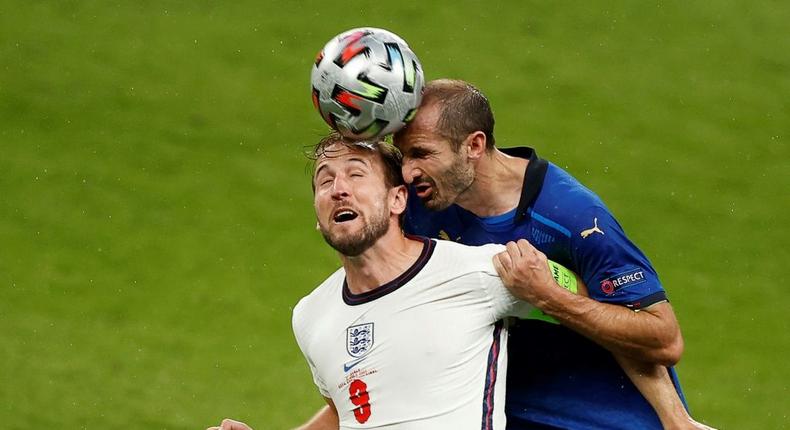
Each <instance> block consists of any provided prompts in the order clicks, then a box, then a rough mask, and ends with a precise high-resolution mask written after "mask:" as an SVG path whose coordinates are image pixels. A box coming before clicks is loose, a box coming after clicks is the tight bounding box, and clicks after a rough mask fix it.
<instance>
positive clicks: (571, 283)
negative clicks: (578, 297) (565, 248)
mask: <svg viewBox="0 0 790 430" xmlns="http://www.w3.org/2000/svg"><path fill="white" fill-rule="evenodd" d="M549 270H551V276H553V277H554V280H555V281H557V284H559V285H560V287H562V288H565V289H566V290H568V291H570V292H572V293H573V294H578V293H579V286H578V284H577V283H576V275H575V274H574V273H573V272H571V270H570V269H568V268H567V267H565V266H563V265H562V264H559V263H555V262H553V261H551V260H549Z"/></svg>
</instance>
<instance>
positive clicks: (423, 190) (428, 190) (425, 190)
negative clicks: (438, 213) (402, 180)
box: [414, 182, 433, 199]
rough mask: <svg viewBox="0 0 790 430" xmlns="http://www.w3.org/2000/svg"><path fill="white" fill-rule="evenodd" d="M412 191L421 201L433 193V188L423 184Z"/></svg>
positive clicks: (425, 183)
mask: <svg viewBox="0 0 790 430" xmlns="http://www.w3.org/2000/svg"><path fill="white" fill-rule="evenodd" d="M414 191H415V192H416V193H417V197H419V198H421V199H426V198H428V197H430V196H431V194H432V193H433V187H431V184H429V183H427V182H423V183H420V184H417V185H415V186H414Z"/></svg>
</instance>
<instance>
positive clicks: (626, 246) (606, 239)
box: [570, 205, 667, 310]
mask: <svg viewBox="0 0 790 430" xmlns="http://www.w3.org/2000/svg"><path fill="white" fill-rule="evenodd" d="M574 219H575V224H576V225H575V226H574V227H575V228H574V229H572V230H571V239H570V253H571V259H572V260H573V263H574V265H575V266H576V267H577V268H578V271H579V274H580V276H581V278H582V280H584V283H585V284H586V285H587V289H588V291H589V293H590V297H591V298H593V299H595V300H598V301H600V302H607V303H615V304H621V305H625V306H627V307H629V308H632V309H637V310H638V309H642V308H645V307H647V306H650V305H652V304H655V303H658V302H662V301H666V300H667V297H666V293H665V291H664V288H663V287H662V286H661V281H660V280H659V279H658V275H657V274H656V271H655V269H653V266H652V265H651V264H650V261H648V259H647V257H646V256H645V255H644V254H643V253H642V251H640V250H639V248H637V247H636V245H634V244H633V242H631V241H630V240H629V239H628V237H627V236H626V235H625V232H624V231H623V229H622V227H621V226H620V224H619V223H618V222H617V220H616V219H615V218H614V217H613V216H612V214H611V213H610V212H609V210H608V209H606V208H605V207H602V206H598V205H596V206H591V207H589V208H587V209H586V210H584V211H582V212H581V213H580V214H579V215H578V216H576V217H575V218H574Z"/></svg>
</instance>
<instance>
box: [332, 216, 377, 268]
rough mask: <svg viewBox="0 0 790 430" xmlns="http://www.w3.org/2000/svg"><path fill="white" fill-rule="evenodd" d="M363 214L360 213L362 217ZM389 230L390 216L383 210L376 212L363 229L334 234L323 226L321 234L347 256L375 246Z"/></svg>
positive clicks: (333, 246) (356, 254) (354, 255)
mask: <svg viewBox="0 0 790 430" xmlns="http://www.w3.org/2000/svg"><path fill="white" fill-rule="evenodd" d="M361 216H362V215H360V217H361ZM388 230H389V218H388V217H387V215H386V214H385V213H383V212H377V213H375V214H374V215H373V216H372V217H371V219H370V222H367V223H365V225H364V226H363V227H362V230H361V231H357V232H355V233H350V234H340V235H334V236H335V237H333V235H332V233H330V232H329V230H328V229H325V228H324V227H323V226H321V235H323V236H324V240H325V241H326V243H327V244H329V246H331V247H332V248H334V249H335V251H337V252H339V253H340V254H342V255H344V256H346V257H356V256H358V255H360V254H362V253H363V252H365V251H367V250H368V248H370V247H371V246H373V245H374V244H375V243H376V241H378V240H379V239H380V238H381V237H382V236H384V235H385V234H386V233H387V231H388Z"/></svg>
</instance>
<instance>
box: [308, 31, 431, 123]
mask: <svg viewBox="0 0 790 430" xmlns="http://www.w3.org/2000/svg"><path fill="white" fill-rule="evenodd" d="M310 81H311V83H312V86H313V105H315V108H316V109H318V112H319V113H320V114H321V117H322V118H323V119H324V121H326V123H327V124H329V126H330V127H332V128H334V129H335V130H337V131H339V132H340V133H341V134H343V135H344V136H346V137H349V138H352V139H372V138H376V137H382V136H385V135H387V134H390V133H394V132H396V131H398V130H400V129H401V128H402V127H403V126H404V125H406V123H407V122H409V121H411V119H412V118H414V114H415V113H417V107H418V106H419V105H420V100H421V99H422V87H423V83H424V78H423V73H422V67H421V66H420V62H419V60H418V59H417V56H416V55H414V52H412V51H411V49H409V45H407V44H406V42H405V41H404V40H403V39H401V38H400V37H398V36H397V35H395V34H393V33H391V32H389V31H387V30H382V29H380V28H355V29H353V30H349V31H346V32H344V33H341V34H339V35H337V36H335V37H333V38H332V40H330V41H329V42H328V43H327V44H326V46H324V49H322V50H321V52H319V53H318V56H317V57H316V59H315V66H314V67H313V71H312V74H311V76H310Z"/></svg>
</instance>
